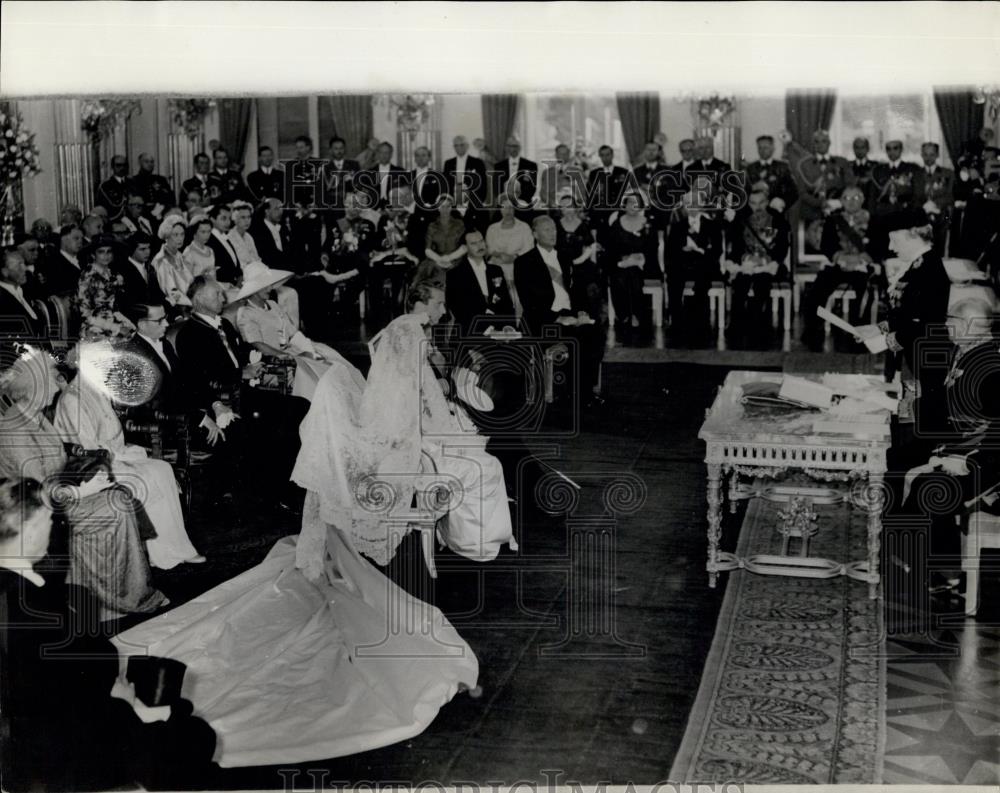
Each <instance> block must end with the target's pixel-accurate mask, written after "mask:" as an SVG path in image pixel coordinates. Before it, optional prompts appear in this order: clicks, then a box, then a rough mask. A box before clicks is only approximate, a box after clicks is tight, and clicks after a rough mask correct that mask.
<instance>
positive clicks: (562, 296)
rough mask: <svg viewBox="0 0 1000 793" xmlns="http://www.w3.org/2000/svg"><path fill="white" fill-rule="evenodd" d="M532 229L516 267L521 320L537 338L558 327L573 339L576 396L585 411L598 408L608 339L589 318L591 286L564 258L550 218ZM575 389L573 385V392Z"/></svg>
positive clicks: (515, 276)
mask: <svg viewBox="0 0 1000 793" xmlns="http://www.w3.org/2000/svg"><path fill="white" fill-rule="evenodd" d="M532 230H533V234H534V238H535V243H536V244H535V247H533V248H532V249H531V250H529V251H528V252H527V253H525V254H523V255H521V256H519V257H518V258H517V260H516V261H515V262H514V282H515V284H516V285H517V291H518V294H519V295H520V296H521V305H522V307H523V311H524V313H523V316H522V319H523V321H524V324H525V325H526V326H527V329H528V332H529V333H531V334H532V335H533V336H535V337H536V338H541V336H542V329H543V328H545V327H546V326H549V325H553V324H555V325H559V326H560V331H561V332H562V334H563V335H564V336H566V337H569V338H572V339H574V340H575V342H576V345H575V347H576V350H577V362H576V364H577V369H576V371H577V375H578V382H579V391H578V392H577V393H575V394H573V396H576V397H577V398H578V399H579V401H580V403H581V404H582V405H584V406H588V407H590V406H594V405H596V404H598V403H599V402H600V398H599V397H598V395H597V394H596V388H597V381H598V372H599V370H600V365H601V360H602V358H603V357H604V339H603V335H602V333H601V328H600V325H599V324H597V322H596V321H595V318H593V317H591V316H589V314H588V313H587V303H586V296H587V295H588V294H589V292H590V289H591V285H590V284H589V283H587V282H586V281H585V280H584V278H583V275H584V274H582V273H581V274H580V276H578V275H577V271H576V269H575V268H574V266H573V263H572V262H571V261H568V260H567V259H566V258H560V256H559V252H558V251H557V250H556V247H555V245H556V224H555V221H554V220H552V218H550V217H548V216H546V215H540V216H539V217H537V218H535V220H534V222H533V223H532ZM571 380H572V379H571ZM575 385H576V384H575V383H572V382H570V388H574V387H575Z"/></svg>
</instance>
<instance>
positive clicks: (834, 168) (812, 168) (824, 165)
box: [797, 129, 849, 226]
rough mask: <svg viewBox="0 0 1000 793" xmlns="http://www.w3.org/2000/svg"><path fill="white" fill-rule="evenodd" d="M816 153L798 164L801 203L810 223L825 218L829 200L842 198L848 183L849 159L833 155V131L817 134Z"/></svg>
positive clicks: (803, 215) (806, 222) (806, 218)
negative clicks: (831, 136) (831, 133)
mask: <svg viewBox="0 0 1000 793" xmlns="http://www.w3.org/2000/svg"><path fill="white" fill-rule="evenodd" d="M812 149H813V153H812V154H810V155H809V156H808V157H804V158H803V159H802V160H801V161H800V162H799V165H798V169H797V170H798V174H797V176H798V181H799V205H800V214H801V217H802V220H803V222H804V223H805V224H806V225H807V226H808V225H809V224H810V223H813V222H815V221H817V220H822V219H823V217H824V214H825V212H826V211H829V209H830V208H829V207H828V206H827V202H828V201H833V200H835V199H838V198H840V194H841V193H842V192H843V191H844V188H845V187H847V184H848V181H849V179H848V170H849V169H848V167H847V160H845V159H844V158H843V157H835V156H831V155H830V133H829V132H827V131H826V130H824V129H818V130H816V132H814V133H813V139H812Z"/></svg>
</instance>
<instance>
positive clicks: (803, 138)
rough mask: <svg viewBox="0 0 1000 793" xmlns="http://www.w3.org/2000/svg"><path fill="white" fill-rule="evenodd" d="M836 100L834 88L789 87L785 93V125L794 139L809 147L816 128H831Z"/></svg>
mask: <svg viewBox="0 0 1000 793" xmlns="http://www.w3.org/2000/svg"><path fill="white" fill-rule="evenodd" d="M836 101H837V94H836V92H835V91H834V90H833V89H832V88H815V89H807V90H801V89H789V90H788V91H787V92H786V93H785V126H786V127H787V129H788V131H789V132H790V133H792V139H793V140H794V141H795V142H796V143H798V144H800V145H801V146H804V147H806V148H808V147H809V146H810V144H811V142H812V136H813V133H814V132H815V131H816V130H818V129H825V130H828V129H830V122H831V121H833V107H834V104H835V103H836Z"/></svg>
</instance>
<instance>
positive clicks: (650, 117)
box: [615, 93, 660, 162]
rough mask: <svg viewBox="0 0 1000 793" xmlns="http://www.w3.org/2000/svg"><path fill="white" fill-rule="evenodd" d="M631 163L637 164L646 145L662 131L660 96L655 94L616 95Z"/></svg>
mask: <svg viewBox="0 0 1000 793" xmlns="http://www.w3.org/2000/svg"><path fill="white" fill-rule="evenodd" d="M615 100H616V101H617V104H618V116H619V117H620V118H621V122H622V134H623V135H624V136H625V148H626V149H628V159H629V162H635V161H636V160H637V159H638V158H639V156H640V155H641V154H642V150H643V148H645V146H646V143H647V142H648V141H651V140H652V139H653V136H654V135H656V133H657V132H659V131H660V96H659V94H655V93H637V94H616V95H615Z"/></svg>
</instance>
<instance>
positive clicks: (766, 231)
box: [725, 191, 792, 333]
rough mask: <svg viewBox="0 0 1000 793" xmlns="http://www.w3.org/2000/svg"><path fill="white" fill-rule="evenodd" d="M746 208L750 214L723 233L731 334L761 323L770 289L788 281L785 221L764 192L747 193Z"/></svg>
mask: <svg viewBox="0 0 1000 793" xmlns="http://www.w3.org/2000/svg"><path fill="white" fill-rule="evenodd" d="M749 209H750V214H749V215H747V216H746V217H744V218H742V219H735V220H734V222H733V223H732V225H731V228H730V230H729V233H728V234H727V236H728V238H729V260H728V261H727V262H726V264H725V270H726V272H727V273H728V274H729V279H730V280H729V285H730V289H731V291H732V309H731V314H730V316H731V324H730V328H732V329H733V331H734V332H735V333H744V332H749V331H752V330H753V329H754V328H753V326H754V325H756V326H757V328H759V327H760V325H761V324H764V323H765V320H766V318H767V317H768V315H769V311H768V309H769V307H770V305H771V286H772V285H773V284H775V283H781V282H783V281H787V280H788V265H787V264H786V263H785V258H786V257H787V256H788V249H789V246H790V244H791V233H792V232H791V227H790V226H789V225H788V221H786V220H785V218H784V217H783V216H782V214H781V212H780V211H778V210H776V209H771V208H770V206H769V203H768V193H767V192H766V191H757V192H753V193H751V194H750V199H749ZM751 290H753V297H752V298H751V297H749V293H750V291H751ZM747 321H748V323H749V327H748V326H746V325H745V322H747Z"/></svg>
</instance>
